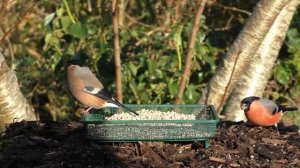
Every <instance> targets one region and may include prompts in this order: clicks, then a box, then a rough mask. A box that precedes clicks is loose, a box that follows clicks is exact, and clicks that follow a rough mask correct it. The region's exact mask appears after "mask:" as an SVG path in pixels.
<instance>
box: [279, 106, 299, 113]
mask: <svg viewBox="0 0 300 168" xmlns="http://www.w3.org/2000/svg"><path fill="white" fill-rule="evenodd" d="M279 108H280V109H281V111H282V112H283V113H285V112H287V111H297V110H298V108H297V107H285V106H280V107H279Z"/></svg>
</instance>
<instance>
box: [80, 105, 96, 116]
mask: <svg viewBox="0 0 300 168" xmlns="http://www.w3.org/2000/svg"><path fill="white" fill-rule="evenodd" d="M92 108H93V107H89V108H87V109H81V113H82V114H84V115H87V114H88V113H89V111H90V110H91V109H92Z"/></svg>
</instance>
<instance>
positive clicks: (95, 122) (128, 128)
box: [84, 104, 218, 147]
mask: <svg viewBox="0 0 300 168" xmlns="http://www.w3.org/2000/svg"><path fill="white" fill-rule="evenodd" d="M126 106H127V107H129V108H130V109H132V110H134V111H139V110H142V109H148V110H156V111H160V112H162V113H167V112H170V111H174V112H176V113H180V114H186V115H194V116H195V118H194V119H185V120H173V119H167V120H146V119H145V120H112V121H111V120H107V117H109V116H112V115H114V114H116V113H119V112H126V110H124V109H118V108H105V109H101V110H99V111H98V110H97V112H92V113H89V114H88V115H87V116H86V117H85V118H84V123H85V125H86V128H87V136H88V138H90V139H94V140H100V141H105V142H135V141H204V143H205V147H208V139H209V138H210V137H213V136H214V135H215V131H216V124H217V122H218V117H217V115H216V113H215V109H214V107H213V106H210V105H200V104H193V105H126Z"/></svg>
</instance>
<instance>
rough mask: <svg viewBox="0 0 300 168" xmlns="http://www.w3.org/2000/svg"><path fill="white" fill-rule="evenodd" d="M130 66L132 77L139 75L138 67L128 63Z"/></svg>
mask: <svg viewBox="0 0 300 168" xmlns="http://www.w3.org/2000/svg"><path fill="white" fill-rule="evenodd" d="M128 66H129V69H130V72H131V73H132V75H134V76H135V75H136V73H137V68H136V66H135V65H134V64H133V63H132V62H129V63H128Z"/></svg>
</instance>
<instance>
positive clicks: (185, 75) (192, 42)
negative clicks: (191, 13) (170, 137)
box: [175, 0, 206, 104]
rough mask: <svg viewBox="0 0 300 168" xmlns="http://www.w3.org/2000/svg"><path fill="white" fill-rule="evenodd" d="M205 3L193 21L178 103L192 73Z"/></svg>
mask: <svg viewBox="0 0 300 168" xmlns="http://www.w3.org/2000/svg"><path fill="white" fill-rule="evenodd" d="M205 3H206V0H202V1H201V2H200V3H199V7H198V10H197V13H196V16H195V20H194V23H193V28H192V31H191V35H190V41H189V45H188V51H187V54H186V59H185V66H184V71H183V73H182V75H181V79H180V85H179V90H178V93H177V96H176V100H175V103H176V104H179V103H180V102H181V98H182V95H183V92H184V89H185V85H186V79H187V78H188V76H189V73H190V67H191V62H192V57H193V49H194V46H195V42H196V35H197V32H198V30H199V23H200V18H201V15H202V13H203V10H204V7H205Z"/></svg>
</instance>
